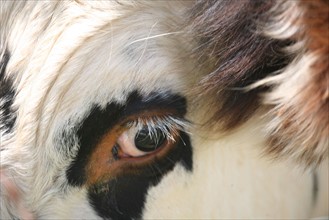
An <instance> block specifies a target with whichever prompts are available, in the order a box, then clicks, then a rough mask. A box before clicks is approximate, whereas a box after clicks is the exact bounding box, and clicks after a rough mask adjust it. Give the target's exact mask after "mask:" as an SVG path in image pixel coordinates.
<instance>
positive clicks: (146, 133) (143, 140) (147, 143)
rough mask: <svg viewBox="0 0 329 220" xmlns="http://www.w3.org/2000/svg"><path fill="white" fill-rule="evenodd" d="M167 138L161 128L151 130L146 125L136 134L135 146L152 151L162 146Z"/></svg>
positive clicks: (145, 150)
mask: <svg viewBox="0 0 329 220" xmlns="http://www.w3.org/2000/svg"><path fill="white" fill-rule="evenodd" d="M165 139H166V137H165V134H164V133H163V132H162V131H161V130H160V129H159V128H156V129H154V130H152V132H150V130H149V128H148V127H144V128H142V129H141V130H139V131H138V132H137V134H136V136H135V146H136V147H137V148H138V149H139V150H141V151H144V152H151V151H154V150H156V149H158V148H159V147H161V145H162V144H163V142H164V141H165Z"/></svg>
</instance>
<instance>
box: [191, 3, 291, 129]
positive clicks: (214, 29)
mask: <svg viewBox="0 0 329 220" xmlns="http://www.w3.org/2000/svg"><path fill="white" fill-rule="evenodd" d="M273 5H274V2H273V1H259V0H251V1H246V0H244V1H241V0H232V1H226V0H224V1H220V0H219V1H212V0H208V1H205V0H201V1H198V2H197V3H196V5H195V6H194V8H193V9H192V10H191V13H190V14H191V17H190V18H189V19H190V20H191V21H192V22H191V23H190V26H189V28H190V31H191V32H192V34H193V35H195V36H196V39H197V42H196V44H197V45H198V47H197V48H196V49H195V51H194V56H195V57H197V59H198V61H199V67H200V69H201V71H202V72H204V77H203V78H202V79H201V81H200V83H199V86H198V88H197V93H198V95H200V94H201V95H200V99H207V100H208V99H209V97H213V100H212V104H210V105H211V106H210V108H211V109H216V110H215V113H214V114H213V115H212V116H210V117H209V120H208V121H207V123H206V124H207V126H209V124H212V125H215V126H216V127H218V126H219V127H221V128H224V129H225V130H230V129H233V128H235V127H237V126H238V125H240V124H241V123H243V122H245V121H246V120H247V119H248V118H249V117H250V116H251V115H253V113H254V112H255V111H256V110H257V108H258V107H259V105H260V99H259V94H260V93H261V92H264V91H266V90H267V89H268V87H262V88H260V87H259V88H257V89H254V90H249V91H246V90H244V88H245V87H246V86H248V85H250V84H252V83H254V82H256V81H258V80H259V79H263V78H264V77H266V76H268V75H269V74H272V73H273V72H275V71H277V70H279V69H281V68H282V67H283V66H285V65H286V63H287V62H288V60H289V58H288V56H287V55H286V54H284V53H283V52H282V50H281V49H282V48H284V47H285V46H286V45H287V44H289V41H280V40H274V39H270V38H267V37H265V36H263V35H262V34H261V33H259V32H258V30H257V28H258V23H264V22H265V21H266V20H267V17H265V16H264V13H265V12H267V11H268V10H269V9H271V7H272V6H273Z"/></svg>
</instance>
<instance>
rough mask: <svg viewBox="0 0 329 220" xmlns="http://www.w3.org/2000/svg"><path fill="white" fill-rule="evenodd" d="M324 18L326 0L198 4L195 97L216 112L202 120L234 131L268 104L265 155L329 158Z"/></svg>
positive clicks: (311, 160) (328, 9)
mask: <svg viewBox="0 0 329 220" xmlns="http://www.w3.org/2000/svg"><path fill="white" fill-rule="evenodd" d="M328 15H329V6H328V1H326V0H315V1H286V2H282V1H258V0H255V1H254V0H252V1H239V0H238V1H234V0H233V1H211V0H209V1H204V0H202V1H197V3H196V4H195V7H194V8H193V10H191V14H190V20H191V21H192V22H191V23H190V25H189V28H190V31H191V32H192V33H193V34H194V35H195V36H196V39H197V44H198V45H199V46H198V47H197V49H196V50H195V51H194V53H195V56H196V57H198V61H199V66H200V68H201V69H203V70H204V71H205V77H204V78H203V79H202V80H201V81H200V83H199V94H201V95H200V96H201V97H205V96H207V97H214V98H213V102H212V106H213V107H214V108H215V109H216V110H215V114H214V115H213V116H212V117H211V118H210V120H209V123H207V124H213V123H215V124H216V126H218V127H220V128H221V129H222V130H232V129H233V128H235V127H237V126H239V125H241V124H242V123H243V122H245V121H246V120H247V119H249V118H250V117H251V116H252V115H253V114H254V113H255V112H256V110H257V109H258V108H260V107H261V108H263V109H266V110H268V109H270V110H269V111H268V114H266V116H267V117H268V119H269V122H268V126H267V128H266V129H267V138H268V146H267V148H266V152H267V153H269V154H271V155H272V156H274V157H276V158H283V157H288V158H293V159H295V160H297V161H298V162H300V163H304V164H306V165H307V166H311V165H317V164H319V163H320V162H321V161H322V160H323V159H324V158H326V157H327V156H328V148H329V147H328V146H329V144H328V136H329V116H328V106H329V98H328V97H329V90H328V77H329V74H328V71H329V64H328V62H329V52H328V51H329V43H328V39H329V34H328V31H329V30H328V25H329V21H328ZM246 88H248V89H246Z"/></svg>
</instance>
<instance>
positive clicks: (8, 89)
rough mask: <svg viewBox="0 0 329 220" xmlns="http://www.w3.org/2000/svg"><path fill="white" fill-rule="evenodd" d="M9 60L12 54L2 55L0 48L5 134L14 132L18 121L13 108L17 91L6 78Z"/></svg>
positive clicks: (1, 116) (1, 113)
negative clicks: (13, 129)
mask: <svg viewBox="0 0 329 220" xmlns="http://www.w3.org/2000/svg"><path fill="white" fill-rule="evenodd" d="M1 55H2V56H1ZM9 59H10V53H9V52H8V51H7V50H6V51H5V52H4V53H3V54H2V51H1V48H0V110H1V111H0V119H1V121H0V130H4V132H5V133H8V132H10V131H11V130H12V128H13V126H14V124H15V121H16V113H15V111H14V110H13V108H12V104H13V102H14V96H15V92H16V91H15V89H14V86H13V82H12V80H11V79H10V78H6V77H5V74H6V68H7V64H8V62H9Z"/></svg>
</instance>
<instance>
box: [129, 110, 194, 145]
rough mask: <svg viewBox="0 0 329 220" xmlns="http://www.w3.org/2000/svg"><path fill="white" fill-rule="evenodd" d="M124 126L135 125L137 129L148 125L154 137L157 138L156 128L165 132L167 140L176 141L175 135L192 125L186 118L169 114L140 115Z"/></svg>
mask: <svg viewBox="0 0 329 220" xmlns="http://www.w3.org/2000/svg"><path fill="white" fill-rule="evenodd" d="M124 126H125V127H127V128H128V129H130V128H133V127H135V128H137V130H140V129H142V128H143V127H145V126H147V127H148V130H149V131H150V136H151V137H152V138H156V134H157V132H156V129H160V130H161V132H163V134H165V136H166V138H167V141H171V142H175V141H176V140H175V137H177V136H179V132H180V131H185V132H186V131H187V130H188V128H189V127H190V123H189V122H188V121H187V120H185V119H182V118H178V117H174V116H171V115H167V116H153V117H138V118H137V119H135V120H132V121H128V122H126V123H125V125H124Z"/></svg>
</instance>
